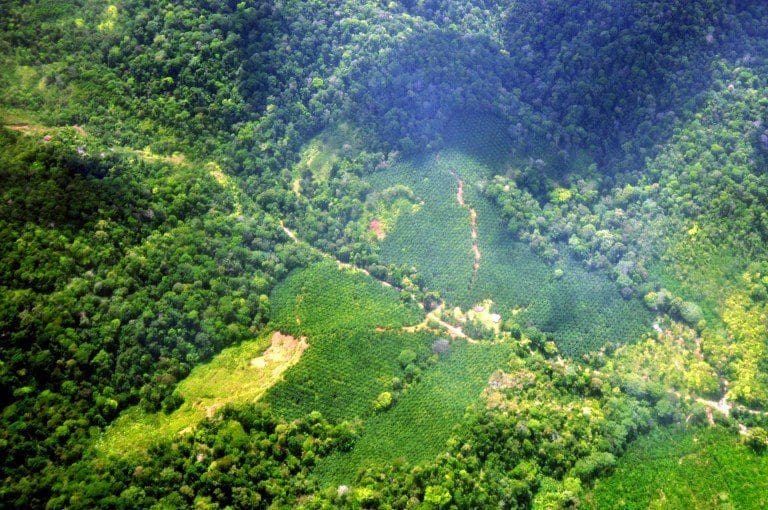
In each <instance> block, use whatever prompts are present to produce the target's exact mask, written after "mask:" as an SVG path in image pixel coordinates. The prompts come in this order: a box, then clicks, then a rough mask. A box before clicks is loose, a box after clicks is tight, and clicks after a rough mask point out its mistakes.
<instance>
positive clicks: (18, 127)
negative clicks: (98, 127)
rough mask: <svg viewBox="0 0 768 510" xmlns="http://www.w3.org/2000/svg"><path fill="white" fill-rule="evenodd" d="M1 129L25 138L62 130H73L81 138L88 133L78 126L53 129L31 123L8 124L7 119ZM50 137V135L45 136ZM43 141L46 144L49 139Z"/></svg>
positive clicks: (52, 127) (85, 136)
mask: <svg viewBox="0 0 768 510" xmlns="http://www.w3.org/2000/svg"><path fill="white" fill-rule="evenodd" d="M3 127H4V128H6V129H10V130H11V131H16V132H17V133H22V134H24V135H27V136H32V135H35V136H36V135H43V134H46V133H49V132H53V133H55V132H56V131H60V130H62V129H74V130H75V132H76V133H77V134H78V135H80V136H82V137H83V138H87V137H88V133H87V132H86V131H85V129H83V127H82V126H78V125H77V124H74V125H72V126H61V127H58V126H57V127H54V126H46V125H43V124H35V123H33V122H8V119H6V121H5V122H4V123H3ZM47 136H48V137H50V134H48V135H47ZM43 141H45V142H48V141H50V138H48V139H44V140H43Z"/></svg>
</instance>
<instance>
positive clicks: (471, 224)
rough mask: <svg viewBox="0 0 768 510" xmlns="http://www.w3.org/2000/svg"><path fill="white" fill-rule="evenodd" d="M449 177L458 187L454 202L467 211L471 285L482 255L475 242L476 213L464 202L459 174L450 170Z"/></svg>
mask: <svg viewBox="0 0 768 510" xmlns="http://www.w3.org/2000/svg"><path fill="white" fill-rule="evenodd" d="M450 172H451V175H452V176H453V177H454V179H456V183H457V185H458V189H457V191H456V201H457V202H458V203H459V205H460V206H461V207H464V208H467V209H468V210H469V228H470V232H469V235H470V238H471V239H472V254H473V255H474V259H475V262H474V265H473V266H472V283H471V284H470V285H472V284H474V283H475V280H476V279H477V271H478V270H479V269H480V259H481V258H482V255H481V254H480V246H479V244H478V242H477V211H475V209H474V207H469V206H468V205H467V204H466V203H465V202H464V181H463V180H462V179H461V177H459V174H457V173H456V170H454V169H451V170H450Z"/></svg>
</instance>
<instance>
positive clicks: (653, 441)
mask: <svg viewBox="0 0 768 510" xmlns="http://www.w3.org/2000/svg"><path fill="white" fill-rule="evenodd" d="M766 472H768V457H766V456H757V455H755V454H754V453H752V452H751V451H750V450H749V449H747V448H746V447H745V446H743V445H742V444H740V442H739V440H738V436H737V435H735V434H734V433H733V432H730V431H727V430H725V429H722V428H720V427H717V428H711V429H705V430H702V429H696V428H693V429H679V428H669V429H657V430H655V431H654V432H652V433H651V434H649V435H648V436H646V437H643V438H641V439H639V440H637V441H636V442H635V443H633V444H632V446H631V447H630V448H629V450H628V451H627V453H626V454H625V455H624V456H622V457H621V459H620V460H619V462H618V465H617V466H616V470H615V472H614V473H613V474H612V475H610V476H608V477H606V478H604V479H599V480H598V481H597V482H595V487H594V490H592V491H591V492H590V493H589V494H587V495H586V496H585V498H584V507H586V508H600V509H609V508H617V509H618V508H621V509H646V508H701V509H705V508H723V509H725V508H728V509H736V508H765V507H766V505H768V478H766V476H765V473H766Z"/></svg>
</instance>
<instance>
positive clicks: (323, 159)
mask: <svg viewBox="0 0 768 510" xmlns="http://www.w3.org/2000/svg"><path fill="white" fill-rule="evenodd" d="M358 146H359V142H358V134H357V131H356V130H355V128H353V127H352V126H351V125H350V124H347V123H345V122H342V123H340V124H337V125H335V126H332V127H329V128H328V129H325V130H324V131H322V132H321V133H320V134H318V135H317V136H316V137H314V138H312V139H311V140H310V141H309V142H307V144H306V145H305V146H304V148H303V150H302V152H301V161H299V163H298V164H297V165H296V167H295V168H294V178H295V179H298V180H297V181H295V182H296V183H299V180H300V179H301V176H302V175H304V174H305V173H307V172H308V173H309V174H311V176H312V179H313V180H315V181H319V182H323V181H326V180H327V179H328V177H329V176H330V173H331V168H332V167H333V165H334V163H336V162H337V161H338V160H339V156H340V155H341V154H344V153H348V152H349V153H351V152H352V150H353V149H354V148H356V147H358ZM297 186H299V189H298V190H296V189H295V188H294V191H300V189H301V188H300V185H298V184H297Z"/></svg>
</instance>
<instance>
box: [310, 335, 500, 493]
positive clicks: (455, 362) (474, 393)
mask: <svg viewBox="0 0 768 510" xmlns="http://www.w3.org/2000/svg"><path fill="white" fill-rule="evenodd" d="M510 350H511V349H510V347H509V346H508V345H505V344H495V345H490V344H484V345H475V344H468V343H466V342H465V341H463V340H457V341H455V342H454V343H453V346H452V347H451V351H450V352H449V353H448V354H445V355H443V356H441V357H440V359H439V361H438V362H437V363H436V364H434V365H432V366H431V367H430V368H429V369H428V370H426V371H425V372H424V374H423V376H422V379H421V381H420V382H418V383H417V384H416V385H415V386H414V388H413V389H411V390H409V391H408V392H407V393H405V394H404V395H403V396H402V397H401V398H400V400H399V401H398V402H397V405H395V406H394V407H393V408H392V409H390V410H389V411H387V412H384V413H379V414H376V415H374V416H372V417H371V418H370V419H368V420H367V421H366V422H365V428H364V430H363V434H362V436H361V438H360V439H359V440H358V442H357V443H356V444H355V446H354V448H353V449H352V450H351V451H349V452H337V453H334V454H333V455H331V456H329V457H326V458H324V459H323V461H322V462H321V463H320V464H319V465H318V467H317V474H318V475H319V476H320V479H321V482H323V483H324V484H332V485H338V484H341V483H351V482H352V481H353V478H354V475H355V473H356V471H357V470H358V469H360V468H361V467H365V466H368V465H372V464H384V463H391V462H394V461H398V460H399V461H402V462H406V463H409V464H418V463H420V462H424V461H427V460H431V459H432V458H434V456H435V455H437V454H438V453H440V452H441V451H443V450H445V449H446V448H447V445H446V442H447V440H448V439H449V438H450V436H451V433H452V432H453V431H454V428H455V427H456V426H457V425H459V424H460V423H461V420H462V418H463V416H464V413H465V411H466V408H467V406H469V405H470V404H472V403H475V402H478V401H479V399H480V395H481V393H482V391H483V388H485V386H486V385H487V383H488V377H489V376H490V374H491V373H492V372H493V370H494V369H495V368H498V367H501V366H503V365H504V364H505V363H506V361H507V360H508V359H509V356H510Z"/></svg>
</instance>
